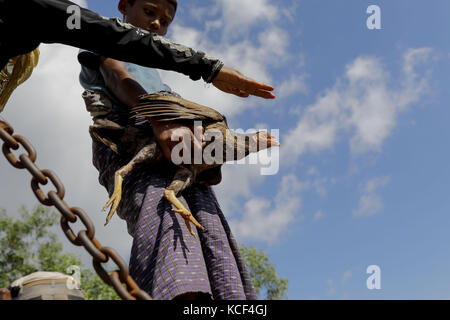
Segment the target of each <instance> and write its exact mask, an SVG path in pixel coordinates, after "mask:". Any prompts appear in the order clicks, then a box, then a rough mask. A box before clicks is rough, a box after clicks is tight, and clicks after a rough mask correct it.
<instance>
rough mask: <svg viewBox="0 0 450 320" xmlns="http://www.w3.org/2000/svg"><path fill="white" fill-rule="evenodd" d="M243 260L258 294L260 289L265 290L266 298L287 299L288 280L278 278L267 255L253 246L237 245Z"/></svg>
mask: <svg viewBox="0 0 450 320" xmlns="http://www.w3.org/2000/svg"><path fill="white" fill-rule="evenodd" d="M239 247H240V250H241V253H242V255H243V257H244V260H245V261H246V263H247V267H248V269H249V272H250V276H251V278H252V280H253V283H254V285H255V290H256V292H257V294H258V296H260V292H261V289H263V290H265V292H266V297H265V299H266V300H281V299H287V294H286V291H287V288H288V280H287V279H284V278H282V279H279V278H278V275H277V272H276V270H275V267H274V266H273V264H271V263H270V262H269V258H268V257H267V255H266V254H265V253H264V252H263V251H261V250H258V249H256V248H254V247H251V246H248V247H246V246H243V245H242V244H240V245H239Z"/></svg>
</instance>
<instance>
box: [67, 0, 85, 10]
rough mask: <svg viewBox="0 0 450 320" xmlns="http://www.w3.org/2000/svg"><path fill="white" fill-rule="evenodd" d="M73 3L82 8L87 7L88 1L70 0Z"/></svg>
mask: <svg viewBox="0 0 450 320" xmlns="http://www.w3.org/2000/svg"><path fill="white" fill-rule="evenodd" d="M71 1H72V2H73V3H76V4H77V5H79V6H80V7H82V8H87V7H88V2H87V0H71Z"/></svg>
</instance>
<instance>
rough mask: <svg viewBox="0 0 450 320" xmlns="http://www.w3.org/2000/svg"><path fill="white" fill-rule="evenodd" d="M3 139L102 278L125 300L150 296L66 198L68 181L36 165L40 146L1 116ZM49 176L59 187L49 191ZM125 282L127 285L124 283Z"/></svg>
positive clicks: (39, 195) (9, 153)
mask: <svg viewBox="0 0 450 320" xmlns="http://www.w3.org/2000/svg"><path fill="white" fill-rule="evenodd" d="M0 139H1V140H3V145H2V151H3V154H4V155H5V157H6V159H7V160H8V162H9V163H10V164H11V165H12V166H13V167H14V168H17V169H26V170H28V172H30V174H31V175H32V179H31V189H32V190H33V192H34V194H35V195H36V197H37V199H38V200H39V202H40V203H42V204H43V205H45V206H48V207H51V206H54V207H55V208H56V209H57V210H58V211H59V212H60V213H61V215H62V216H61V220H60V223H61V228H62V230H63V232H64V234H65V235H66V237H67V239H69V241H70V242H71V243H72V244H74V245H75V246H82V247H84V248H85V249H86V251H87V252H89V254H90V255H91V256H92V261H93V266H94V269H95V271H96V272H97V274H98V275H99V276H100V278H101V279H102V280H103V281H104V282H105V283H106V284H107V285H110V286H112V287H113V288H114V290H115V291H116V292H117V294H118V295H119V296H120V297H121V298H122V299H124V300H150V299H151V297H150V296H149V295H148V294H147V293H146V292H145V291H143V290H141V289H140V288H139V287H138V285H137V284H136V282H134V280H133V279H132V278H131V276H130V275H129V271H128V266H127V265H126V263H125V261H124V260H123V259H122V258H121V257H120V256H119V254H118V253H117V252H116V251H115V250H114V249H112V248H109V247H102V245H101V244H100V242H99V241H98V240H97V239H96V238H95V228H94V224H93V223H92V221H91V219H90V218H89V217H88V215H87V214H86V213H85V212H84V211H83V209H80V208H77V207H69V206H68V205H67V203H66V202H65V201H64V200H63V199H64V195H65V189H64V185H63V184H62V183H61V181H60V180H59V178H58V177H57V176H56V174H54V173H53V172H52V171H50V170H47V169H44V170H41V169H39V167H38V166H37V165H36V163H35V161H36V158H37V154H36V150H35V149H34V147H33V146H32V145H31V144H30V142H29V141H28V140H27V139H25V138H24V137H22V136H20V135H14V129H13V128H12V126H11V125H10V124H9V123H7V122H6V121H5V120H4V119H3V118H1V117H0ZM20 146H22V147H23V148H24V149H25V151H26V152H27V153H23V154H21V155H20V156H19V159H17V158H16V156H15V155H14V154H13V152H12V150H18V149H19V148H20ZM48 180H50V182H51V183H52V184H53V186H54V187H55V189H56V190H55V191H53V190H52V191H49V192H48V193H47V194H45V193H44V191H42V189H41V187H40V186H41V185H46V184H47V183H48ZM78 218H79V219H80V220H81V222H82V223H83V225H84V226H85V227H86V229H85V230H81V231H79V232H78V234H77V235H75V232H74V231H73V230H72V228H71V227H70V223H75V222H76V221H77V220H78ZM110 258H111V260H112V261H113V262H114V263H115V264H116V265H117V266H118V268H119V269H118V270H115V271H113V272H111V273H110V274H108V272H107V271H106V270H105V269H104V268H103V266H102V263H106V262H108V261H109V259H110ZM124 285H125V287H126V288H125V287H124Z"/></svg>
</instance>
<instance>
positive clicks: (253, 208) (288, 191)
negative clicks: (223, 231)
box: [230, 175, 304, 243]
mask: <svg viewBox="0 0 450 320" xmlns="http://www.w3.org/2000/svg"><path fill="white" fill-rule="evenodd" d="M303 188H304V186H303V184H302V183H301V182H300V181H298V180H297V178H296V177H295V175H286V176H284V177H283V178H282V181H281V183H280V185H279V187H278V188H277V189H276V190H278V193H277V194H276V196H275V200H274V201H273V203H272V202H271V201H269V200H267V199H264V198H258V197H255V198H252V199H250V200H248V201H247V202H246V203H245V206H244V207H243V214H242V217H241V219H240V220H237V219H236V218H234V219H230V226H231V228H232V230H233V233H235V235H236V237H237V238H240V239H245V240H256V241H263V242H266V243H272V242H274V241H276V240H277V239H278V238H279V236H280V235H281V234H282V233H284V232H285V231H286V230H287V228H288V226H289V225H290V224H292V222H294V221H295V220H296V219H300V218H301V214H300V208H301V199H300V197H299V193H300V192H301V190H302V189H303Z"/></svg>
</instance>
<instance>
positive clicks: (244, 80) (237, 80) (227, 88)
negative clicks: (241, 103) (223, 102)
mask: <svg viewBox="0 0 450 320" xmlns="http://www.w3.org/2000/svg"><path fill="white" fill-rule="evenodd" d="M212 83H213V85H214V86H215V87H216V88H218V89H220V90H222V91H224V92H226V93H231V94H234V95H236V96H238V97H242V98H247V97H248V96H250V95H253V96H257V97H261V98H264V99H274V98H275V95H274V94H273V93H272V91H273V90H274V88H273V87H272V86H269V85H267V84H263V83H260V82H257V81H255V80H253V79H250V78H248V77H246V76H244V75H243V74H242V73H240V72H239V71H237V70H235V69H232V68H230V67H227V66H223V67H222V69H221V70H220V72H219V73H218V74H217V76H216V78H215V79H214V81H213V82H212Z"/></svg>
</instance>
